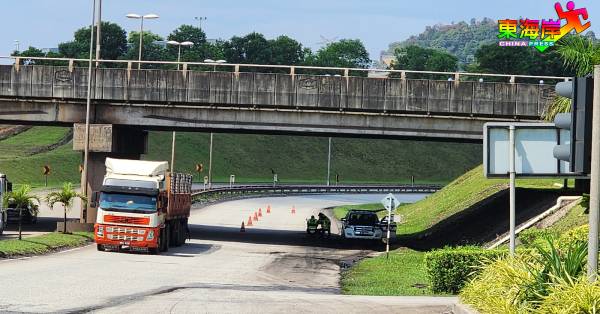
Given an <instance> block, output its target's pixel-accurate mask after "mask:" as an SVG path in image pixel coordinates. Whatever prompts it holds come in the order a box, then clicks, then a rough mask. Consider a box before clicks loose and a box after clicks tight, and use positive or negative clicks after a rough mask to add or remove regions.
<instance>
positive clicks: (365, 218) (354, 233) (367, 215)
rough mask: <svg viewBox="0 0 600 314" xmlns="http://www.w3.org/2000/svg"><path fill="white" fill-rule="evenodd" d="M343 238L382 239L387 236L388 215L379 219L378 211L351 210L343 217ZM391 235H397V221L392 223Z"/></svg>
mask: <svg viewBox="0 0 600 314" xmlns="http://www.w3.org/2000/svg"><path fill="white" fill-rule="evenodd" d="M341 232H342V234H341V236H342V238H346V239H366V240H382V239H383V238H384V237H386V236H387V216H386V217H384V218H383V219H381V220H379V217H378V216H377V213H376V212H373V211H368V210H350V211H348V213H347V214H346V217H344V218H342V231H341ZM390 236H391V237H395V236H396V223H395V222H391V223H390Z"/></svg>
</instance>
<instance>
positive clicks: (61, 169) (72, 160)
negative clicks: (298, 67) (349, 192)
mask: <svg viewBox="0 0 600 314" xmlns="http://www.w3.org/2000/svg"><path fill="white" fill-rule="evenodd" d="M67 131H68V129H66V128H59V127H34V128H32V129H30V130H28V131H26V132H23V133H21V134H19V135H17V136H14V137H11V138H8V139H6V140H3V141H0V149H2V151H3V152H5V153H4V154H3V156H0V172H4V173H6V174H7V175H8V176H9V179H10V180H12V181H13V182H15V183H17V184H19V183H30V184H33V185H34V186H40V185H43V182H44V177H43V176H42V172H41V171H42V170H41V167H42V166H44V165H49V166H50V167H51V168H52V173H51V175H50V176H49V177H48V183H49V185H59V184H61V183H62V182H64V181H71V182H78V181H79V172H78V165H79V164H80V163H81V154H80V153H77V152H74V151H72V148H71V147H72V144H71V143H68V144H66V145H63V146H61V147H59V148H58V149H55V150H53V151H50V152H44V153H39V154H35V155H31V151H32V149H33V148H36V147H46V146H48V145H50V144H53V143H56V142H58V141H59V140H60V139H61V138H62V137H63V136H64V135H65V133H66V132H67ZM177 135H178V137H177V150H176V153H177V155H176V168H177V170H179V171H184V172H190V173H191V172H193V170H194V166H195V164H196V163H204V165H205V171H204V173H203V175H206V174H207V168H208V142H209V135H208V134H205V133H178V134H177ZM170 150H171V133H170V132H151V133H150V138H149V154H148V155H147V156H144V158H145V159H149V160H170V154H171V152H170ZM480 150H481V145H477V144H457V143H439V142H415V141H397V140H371V139H342V138H336V139H334V140H333V154H332V179H334V178H335V174H336V173H339V174H340V179H341V182H408V181H409V180H410V176H411V175H415V178H416V182H417V183H424V182H438V183H446V182H449V181H450V180H452V179H453V178H455V177H456V176H458V175H460V174H461V173H463V172H464V171H466V170H467V169H469V168H471V167H473V166H474V165H475V164H477V163H478V162H479V159H480V158H481V157H480V156H481V153H480ZM213 154H214V158H213V159H214V160H213V170H214V172H213V173H214V177H215V180H216V181H226V180H228V178H229V175H230V174H235V175H236V181H237V182H250V181H254V182H269V181H271V180H272V176H271V168H273V169H275V170H276V171H277V172H278V175H279V179H280V180H281V181H282V182H286V181H287V182H315V183H324V182H325V174H326V166H327V164H326V157H327V139H326V138H314V137H301V136H294V137H292V136H267V135H246V134H215V136H214V152H213ZM391 156H393V158H390V157H391ZM196 180H198V177H197V176H196Z"/></svg>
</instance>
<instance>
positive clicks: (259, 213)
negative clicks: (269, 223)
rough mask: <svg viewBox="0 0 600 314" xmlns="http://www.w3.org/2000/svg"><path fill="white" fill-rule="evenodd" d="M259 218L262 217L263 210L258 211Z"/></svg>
mask: <svg viewBox="0 0 600 314" xmlns="http://www.w3.org/2000/svg"><path fill="white" fill-rule="evenodd" d="M258 217H262V208H259V209H258Z"/></svg>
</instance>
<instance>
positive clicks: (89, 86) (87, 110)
mask: <svg viewBox="0 0 600 314" xmlns="http://www.w3.org/2000/svg"><path fill="white" fill-rule="evenodd" d="M92 7H93V8H92V23H91V25H90V55H89V63H88V77H87V97H86V105H85V135H84V145H83V171H82V172H81V188H82V190H83V191H82V192H83V195H85V196H86V197H87V196H88V184H87V176H88V159H89V154H90V106H91V99H92V98H91V93H92V58H93V49H94V20H95V19H96V0H93V5H92ZM86 221H87V204H86V203H85V202H84V203H83V204H82V212H81V222H82V223H85V222H86Z"/></svg>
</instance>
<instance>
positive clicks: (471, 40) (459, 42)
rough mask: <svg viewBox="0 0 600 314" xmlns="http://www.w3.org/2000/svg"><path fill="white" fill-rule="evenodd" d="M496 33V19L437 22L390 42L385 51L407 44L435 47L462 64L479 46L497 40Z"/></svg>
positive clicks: (467, 62)
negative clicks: (448, 23)
mask: <svg viewBox="0 0 600 314" xmlns="http://www.w3.org/2000/svg"><path fill="white" fill-rule="evenodd" d="M497 33H498V26H497V24H496V21H494V20H492V19H489V18H484V19H483V20H481V21H477V20H475V19H472V20H471V21H470V22H469V23H467V22H464V21H463V22H458V23H452V24H450V25H443V24H438V25H434V26H427V28H425V31H423V32H422V33H421V34H418V35H413V36H411V37H409V38H408V39H407V40H404V41H400V42H393V43H391V44H390V45H389V48H388V50H387V51H386V53H387V54H394V51H395V50H396V48H399V47H404V46H408V45H418V46H421V47H425V48H437V49H443V50H446V51H448V52H449V53H451V54H453V55H455V56H456V57H457V58H458V60H459V63H460V64H461V65H462V66H464V65H466V64H469V63H471V62H472V61H473V59H474V56H475V51H476V50H477V48H479V46H481V45H482V44H489V43H492V42H494V41H497V40H498V37H497V36H496V35H497Z"/></svg>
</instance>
